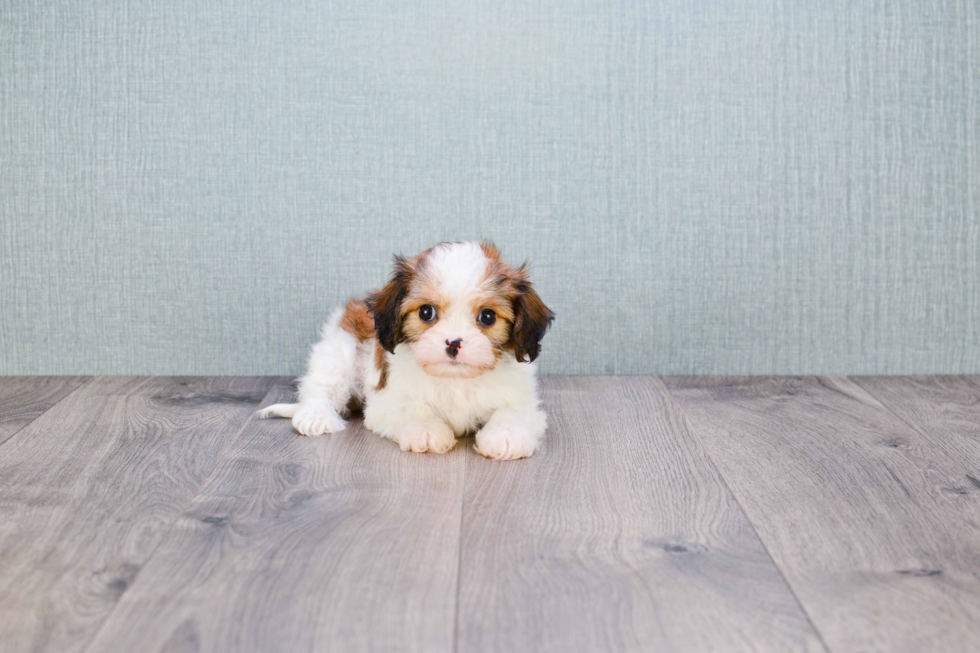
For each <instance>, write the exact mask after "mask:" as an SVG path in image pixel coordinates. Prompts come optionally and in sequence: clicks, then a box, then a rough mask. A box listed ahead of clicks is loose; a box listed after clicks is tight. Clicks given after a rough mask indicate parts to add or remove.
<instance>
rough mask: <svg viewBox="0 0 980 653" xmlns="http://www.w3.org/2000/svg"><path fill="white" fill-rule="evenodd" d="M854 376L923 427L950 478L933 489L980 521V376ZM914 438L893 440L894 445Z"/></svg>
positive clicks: (917, 426)
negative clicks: (901, 440) (947, 481)
mask: <svg viewBox="0 0 980 653" xmlns="http://www.w3.org/2000/svg"><path fill="white" fill-rule="evenodd" d="M853 381H854V382H855V383H857V384H858V385H860V386H861V387H862V388H864V389H865V390H867V391H868V392H869V393H870V394H872V395H874V397H875V398H876V399H877V400H879V401H880V402H881V403H882V404H884V405H885V406H886V407H887V408H888V409H889V410H891V411H892V412H893V413H895V414H896V415H898V417H899V418H901V419H902V421H904V422H905V423H906V424H908V425H910V426H911V427H912V428H914V429H915V430H917V431H918V432H919V434H920V436H921V438H922V442H923V443H924V444H925V443H927V445H928V447H929V449H930V454H931V457H936V458H940V457H941V460H942V465H943V469H944V471H945V472H946V473H947V476H946V478H948V479H950V480H951V482H949V483H939V484H934V485H933V489H934V490H935V491H936V492H938V493H940V496H941V497H942V498H943V499H944V501H952V502H954V503H955V504H956V505H958V507H959V509H960V510H961V511H962V514H963V515H964V517H966V518H968V519H972V520H973V523H974V524H977V523H980V377H977V376H898V377H896V376H884V377H857V378H854V379H853ZM912 444H913V443H911V442H895V443H894V446H896V447H898V448H908V447H911V446H912ZM950 472H951V473H950ZM937 480H938V479H937Z"/></svg>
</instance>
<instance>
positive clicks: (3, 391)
mask: <svg viewBox="0 0 980 653" xmlns="http://www.w3.org/2000/svg"><path fill="white" fill-rule="evenodd" d="M87 380H88V377H87V376H0V444H3V443H4V442H6V441H7V440H9V439H10V438H11V437H13V435H14V434H15V433H17V432H18V431H20V430H21V429H22V428H24V427H25V426H27V425H28V424H30V423H31V422H33V421H34V420H35V419H37V418H38V417H40V416H41V413H43V412H44V411H46V410H48V409H49V408H51V407H52V406H54V405H55V404H56V403H58V402H59V401H61V400H62V399H64V398H65V397H66V396H67V395H68V394H69V393H70V392H72V391H73V390H75V389H76V388H78V387H79V386H81V385H82V384H83V383H85V381H87Z"/></svg>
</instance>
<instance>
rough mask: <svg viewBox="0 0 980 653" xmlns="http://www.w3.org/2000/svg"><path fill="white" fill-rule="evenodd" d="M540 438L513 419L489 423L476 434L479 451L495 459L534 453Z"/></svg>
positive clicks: (522, 456)
mask: <svg viewBox="0 0 980 653" xmlns="http://www.w3.org/2000/svg"><path fill="white" fill-rule="evenodd" d="M538 439H539V438H537V437H535V436H534V435H533V433H532V432H531V431H530V430H529V429H527V428H525V427H522V426H521V425H520V424H515V423H513V422H511V421H505V422H502V423H496V424H495V423H493V422H491V423H489V424H487V425H486V426H484V427H483V428H482V429H480V431H479V432H478V433H477V434H476V447H475V448H476V451H477V453H479V454H481V455H483V456H486V457H487V458H493V459H494V460H517V459H518V458H527V457H528V456H530V455H531V454H533V453H534V450H535V449H536V448H537V446H538Z"/></svg>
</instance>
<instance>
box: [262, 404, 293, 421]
mask: <svg viewBox="0 0 980 653" xmlns="http://www.w3.org/2000/svg"><path fill="white" fill-rule="evenodd" d="M297 408H299V404H272V405H271V406H266V407H265V408H263V409H262V410H260V411H258V413H256V415H258V418H259V419H269V418H270V417H292V416H293V415H295V414H296V409H297Z"/></svg>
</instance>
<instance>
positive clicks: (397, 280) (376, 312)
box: [364, 256, 415, 353]
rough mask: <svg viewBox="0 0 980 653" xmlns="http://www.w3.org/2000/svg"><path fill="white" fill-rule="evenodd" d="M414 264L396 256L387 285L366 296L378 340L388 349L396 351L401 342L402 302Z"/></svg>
mask: <svg viewBox="0 0 980 653" xmlns="http://www.w3.org/2000/svg"><path fill="white" fill-rule="evenodd" d="M414 274H415V272H414V266H413V265H412V262H411V261H410V260H409V259H406V258H405V257H403V256H395V271H394V273H392V275H391V280H390V281H388V283H387V284H385V287H384V288H382V289H381V290H379V291H377V292H373V293H371V294H370V295H368V296H367V298H365V300H364V302H365V303H366V304H367V307H368V310H369V311H371V314H372V315H373V316H374V330H375V332H376V333H377V334H378V342H379V343H381V346H382V347H384V348H385V349H386V350H387V351H389V352H391V353H395V345H397V344H398V343H399V342H401V326H402V317H401V304H402V300H403V299H405V295H407V294H408V288H409V285H410V284H411V282H412V275H414Z"/></svg>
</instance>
